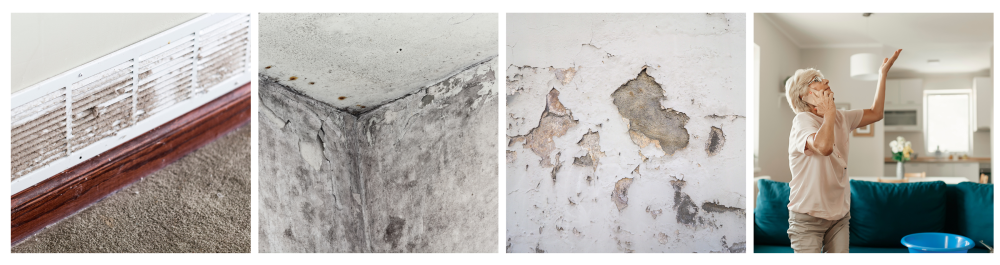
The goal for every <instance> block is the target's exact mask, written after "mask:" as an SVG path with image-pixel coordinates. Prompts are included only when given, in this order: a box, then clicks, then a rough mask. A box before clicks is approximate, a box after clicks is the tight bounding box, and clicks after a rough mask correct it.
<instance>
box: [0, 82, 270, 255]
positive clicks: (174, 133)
mask: <svg viewBox="0 0 1000 265" xmlns="http://www.w3.org/2000/svg"><path fill="white" fill-rule="evenodd" d="M248 122H250V83H247V84H245V85H243V86H241V87H239V88H237V89H235V90H233V91H232V92H229V93H227V94H225V95H223V96H221V97H219V98H217V99H215V100H213V101H211V102H209V103H208V104H205V105H203V106H201V107H198V108H197V109H195V110H193V111H191V112H188V113H186V114H184V115H182V116H180V117H177V118H176V119H174V120H171V121H169V122H167V123H165V124H163V125H161V126H159V127H157V128H156V129H153V130H152V131H149V132H146V133H145V134H143V135H140V136H138V137H136V138H135V139H132V140H131V141H128V142H126V143H124V144H122V145H119V146H116V147H114V148H112V149H111V150H108V151H107V152H104V153H102V154H101V155H99V156H96V157H94V158H92V159H90V160H87V161H85V162H83V163H80V164H78V165H76V166H73V167H72V168H70V169H67V170H65V171H63V172H60V173H59V174H56V175H54V176H52V177H50V178H48V179H46V180H44V181H42V182H41V183H38V184H37V185H35V186H32V187H30V188H27V189H25V190H23V191H21V192H18V193H17V194H14V195H12V196H11V198H10V205H11V209H10V238H11V245H12V246H13V245H15V244H17V243H18V242H21V241H22V240H24V239H26V238H28V237H29V236H31V235H33V234H35V233H37V232H38V231H40V230H42V229H44V228H45V227H47V226H49V225H51V224H54V223H56V222H58V221H59V220H62V219H63V218H66V217H69V216H71V215H73V214H74V213H76V212H78V211H81V210H83V209H86V208H87V207H88V206H90V205H91V204H93V203H95V202H97V201H100V200H101V199H103V198H104V197H106V196H108V195H110V194H112V193H114V192H115V191H118V190H119V189H121V188H124V187H127V186H128V185H130V184H132V183H134V182H136V181H138V180H139V179H141V178H142V177H145V176H146V175H148V174H150V173H153V172H155V171H157V170H160V169H161V168H163V167H165V166H167V165H169V164H171V163H173V162H174V161H177V160H178V159H180V158H181V157H184V156H185V155H187V154H188V153H190V152H193V151H194V150H197V149H198V148H201V147H202V146H205V145H206V144H208V143H210V142H212V141H214V140H215V139H217V138H219V137H220V136H223V135H225V134H226V133H229V132H230V131H233V130H235V129H236V128H239V127H240V126H242V125H243V124H246V123H248Z"/></svg>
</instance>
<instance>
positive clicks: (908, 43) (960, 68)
mask: <svg viewBox="0 0 1000 265" xmlns="http://www.w3.org/2000/svg"><path fill="white" fill-rule="evenodd" d="M764 16H765V17H766V18H767V19H768V20H770V22H771V23H773V24H774V25H775V26H776V27H778V29H779V30H780V31H782V33H784V34H785V36H787V37H788V38H789V39H791V40H792V42H794V43H795V44H796V45H798V46H799V47H800V48H805V49H809V48H858V47H881V48H883V51H887V52H888V51H892V50H895V49H897V48H899V49H903V52H904V54H905V56H900V58H899V60H898V61H896V64H895V65H894V66H893V69H894V71H912V72H917V73H969V72H977V71H982V70H983V69H988V68H989V67H990V48H991V47H993V14H888V13H886V14H883V13H875V14H872V15H871V16H870V17H867V18H866V17H864V16H862V14H861V13H848V14H764ZM930 59H938V60H940V63H938V64H929V63H927V60H930Z"/></svg>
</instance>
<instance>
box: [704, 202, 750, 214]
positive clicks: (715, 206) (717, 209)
mask: <svg viewBox="0 0 1000 265" xmlns="http://www.w3.org/2000/svg"><path fill="white" fill-rule="evenodd" d="M701 209H703V210H705V211H706V212H710V213H728V212H735V213H743V214H746V210H743V208H738V207H730V206H725V205H722V204H719V203H717V202H706V203H702V204H701Z"/></svg>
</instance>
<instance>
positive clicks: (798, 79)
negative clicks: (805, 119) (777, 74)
mask: <svg viewBox="0 0 1000 265" xmlns="http://www.w3.org/2000/svg"><path fill="white" fill-rule="evenodd" d="M817 76H818V77H819V78H820V79H824V78H823V73H821V72H820V71H819V70H816V69H813V68H809V69H799V70H796V71H795V75H793V76H792V77H789V78H788V81H785V98H787V99H788V106H789V107H791V108H792V111H794V112H795V113H800V112H810V111H811V109H812V107H810V105H809V103H806V102H805V101H804V100H802V96H804V95H806V94H808V93H809V83H810V82H812V80H813V79H814V78H816V77H817Z"/></svg>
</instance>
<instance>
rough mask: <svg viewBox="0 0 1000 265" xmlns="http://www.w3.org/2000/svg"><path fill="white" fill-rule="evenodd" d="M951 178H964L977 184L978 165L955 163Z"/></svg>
mask: <svg viewBox="0 0 1000 265" xmlns="http://www.w3.org/2000/svg"><path fill="white" fill-rule="evenodd" d="M954 170H955V173H954V175H953V176H956V177H965V178H968V179H969V181H974V182H979V163H955V165H954Z"/></svg>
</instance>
